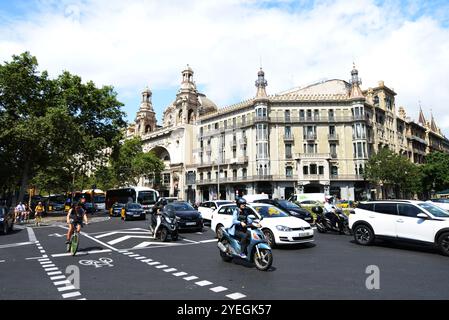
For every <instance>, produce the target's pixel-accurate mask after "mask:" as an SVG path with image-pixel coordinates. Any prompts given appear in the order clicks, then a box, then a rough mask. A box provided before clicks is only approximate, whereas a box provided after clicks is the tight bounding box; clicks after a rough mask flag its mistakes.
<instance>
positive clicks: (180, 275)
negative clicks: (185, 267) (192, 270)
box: [173, 272, 188, 277]
mask: <svg viewBox="0 0 449 320" xmlns="http://www.w3.org/2000/svg"><path fill="white" fill-rule="evenodd" d="M187 274H188V273H187V272H178V273H173V275H174V276H175V277H182V276H186V275H187Z"/></svg>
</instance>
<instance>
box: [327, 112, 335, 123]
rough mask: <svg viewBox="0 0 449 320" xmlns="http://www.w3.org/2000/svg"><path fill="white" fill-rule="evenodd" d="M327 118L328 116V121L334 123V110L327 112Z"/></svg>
mask: <svg viewBox="0 0 449 320" xmlns="http://www.w3.org/2000/svg"><path fill="white" fill-rule="evenodd" d="M328 116H329V121H334V120H335V116H334V110H329V112H328Z"/></svg>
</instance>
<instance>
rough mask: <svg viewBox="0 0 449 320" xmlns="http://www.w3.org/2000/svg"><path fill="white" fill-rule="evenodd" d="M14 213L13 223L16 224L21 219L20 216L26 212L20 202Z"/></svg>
mask: <svg viewBox="0 0 449 320" xmlns="http://www.w3.org/2000/svg"><path fill="white" fill-rule="evenodd" d="M14 211H15V221H16V223H17V222H18V221H19V220H20V219H21V218H22V215H23V214H24V213H25V211H26V208H25V205H24V204H23V203H22V202H19V204H18V205H17V207H16V209H15V210H14Z"/></svg>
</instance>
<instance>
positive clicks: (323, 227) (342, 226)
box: [315, 208, 351, 235]
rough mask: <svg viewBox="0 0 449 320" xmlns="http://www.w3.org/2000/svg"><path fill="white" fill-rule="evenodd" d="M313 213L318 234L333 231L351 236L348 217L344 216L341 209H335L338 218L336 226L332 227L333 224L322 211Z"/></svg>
mask: <svg viewBox="0 0 449 320" xmlns="http://www.w3.org/2000/svg"><path fill="white" fill-rule="evenodd" d="M315 213H316V215H317V219H316V222H315V225H316V227H317V230H318V232H320V233H326V232H328V231H335V232H339V233H344V234H345V235H351V229H350V228H349V219H348V216H347V215H345V214H344V213H343V211H342V210H341V209H339V208H335V214H336V216H337V217H338V226H336V225H334V223H333V222H332V221H331V220H330V219H329V218H328V217H327V216H326V214H325V213H324V212H323V210H322V209H321V210H319V211H318V212H315Z"/></svg>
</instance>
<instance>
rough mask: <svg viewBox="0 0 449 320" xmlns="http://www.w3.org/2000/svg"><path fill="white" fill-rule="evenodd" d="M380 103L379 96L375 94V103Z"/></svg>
mask: <svg viewBox="0 0 449 320" xmlns="http://www.w3.org/2000/svg"><path fill="white" fill-rule="evenodd" d="M378 104H379V97H378V96H374V105H378Z"/></svg>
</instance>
